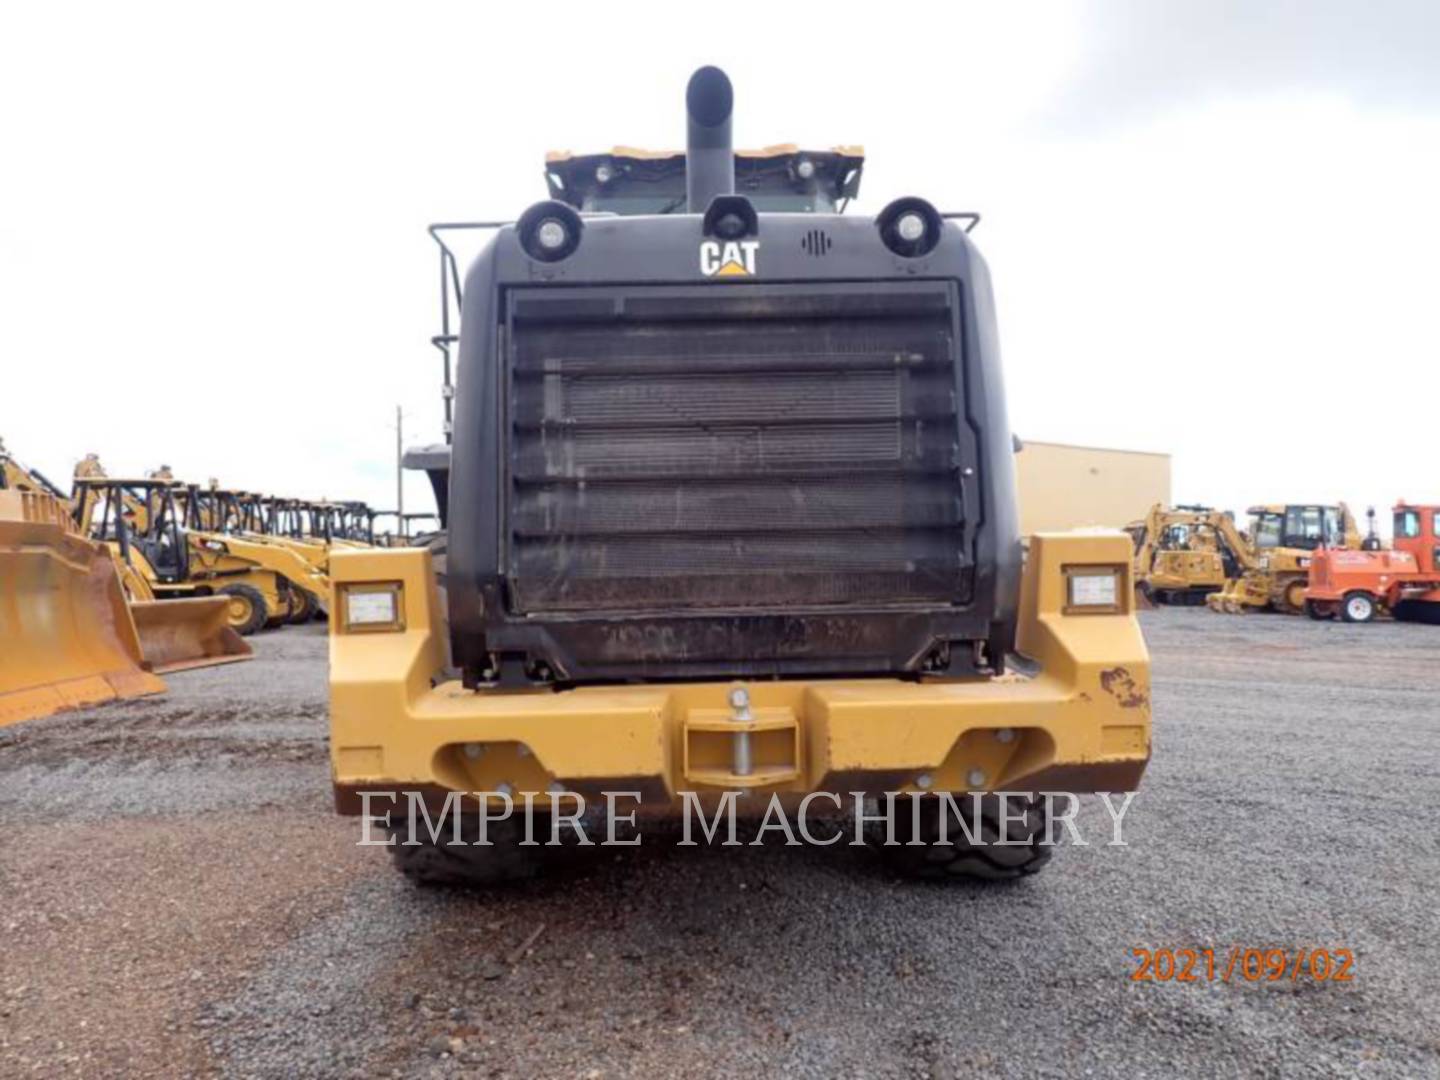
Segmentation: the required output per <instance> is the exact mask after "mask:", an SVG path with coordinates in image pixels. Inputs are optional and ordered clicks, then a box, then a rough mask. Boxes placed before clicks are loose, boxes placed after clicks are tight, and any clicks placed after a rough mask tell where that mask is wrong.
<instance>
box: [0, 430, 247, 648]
mask: <svg viewBox="0 0 1440 1080" xmlns="http://www.w3.org/2000/svg"><path fill="white" fill-rule="evenodd" d="M90 460H91V465H90V466H87V467H89V468H92V469H98V461H96V460H94V459H93V455H92V458H91V459H90ZM0 489H8V490H10V491H14V492H32V493H41V494H45V495H48V496H49V497H50V498H51V499H52V500H53V502H54V505H56V506H59V507H60V508H62V509H63V511H64V517H65V526H66V529H67V531H69V532H71V533H74V534H76V536H75V540H74V541H69V540H67V541H65V546H66V547H68V549H69V550H70V551H71V552H72V553H73V552H76V551H78V550H80V549H79V547H78V545H77V542H78V540H79V533H78V529H77V528H76V526H75V525H74V519H73V517H72V516H71V511H72V507H71V504H70V502H69V500H68V499H66V498H65V496H64V495H63V494H62V493H61V492H60V490H59V489H58V488H57V487H56V486H55V485H54V484H53V483H51V482H50V481H49V480H47V479H46V478H45V477H44V476H43V475H42V474H41V473H40V472H39V471H38V470H35V469H32V468H27V467H25V466H22V465H20V464H19V463H18V462H17V461H15V459H14V458H12V457H11V456H10V455H9V454H7V453H6V452H5V450H4V447H3V445H0ZM42 532H43V531H42ZM44 535H49V536H51V537H52V539H53V533H44ZM97 550H99V551H100V552H102V553H106V554H109V553H108V552H107V549H106V548H105V547H98V548H97ZM64 561H65V560H63V559H60V560H59V562H58V563H57V565H60V564H61V563H64ZM71 561H72V562H73V560H71ZM30 565H32V566H36V565H44V564H43V563H36V562H35V561H34V560H33V559H32V560H31V562H30ZM114 572H115V573H116V574H118V576H119V580H120V585H121V588H122V591H123V595H124V596H125V597H126V598H127V599H128V600H129V616H128V621H129V622H130V623H132V624H133V632H135V633H138V636H139V643H140V652H141V659H142V663H143V666H144V668H145V669H146V670H147V671H151V672H156V673H162V674H163V673H168V672H172V671H178V670H181V669H184V668H192V667H203V666H208V665H211V664H220V663H229V662H232V661H235V660H244V659H246V658H248V657H249V656H250V655H251V650H250V646H248V645H246V644H245V643H244V642H243V641H241V640H240V638H239V636H238V635H236V634H235V632H234V631H232V630H230V629H229V627H228V626H227V625H226V624H225V621H224V609H223V605H221V604H220V603H219V602H218V601H215V600H193V601H187V602H186V603H184V604H171V605H165V606H163V607H162V606H161V605H158V604H156V603H154V602H153V601H154V599H155V597H154V595H153V594H152V593H151V591H150V589H149V587H148V586H147V585H145V583H144V582H143V581H140V580H138V579H137V578H136V575H135V574H134V573H133V571H131V569H130V568H129V567H128V566H127V565H126V564H124V563H123V562H121V561H118V560H116V561H115V570H114ZM0 576H4V577H6V578H7V580H9V581H11V582H12V583H13V584H14V585H15V587H17V588H18V587H20V586H22V585H23V584H24V579H23V578H21V577H19V576H18V571H17V570H16V569H14V568H13V567H11V568H6V567H0ZM89 577H90V578H92V579H93V578H97V577H104V575H103V573H102V572H101V571H99V570H92V571H90V572H89ZM67 580H78V579H77V578H71V579H67V578H65V577H63V576H62V577H60V578H57V579H56V581H57V582H58V583H59V584H60V585H61V586H63V585H64V584H65V583H66V581H67ZM81 592H82V593H83V598H82V597H80V596H77V594H76V593H75V592H74V591H73V590H70V591H67V589H66V588H65V587H57V588H56V589H54V590H52V591H50V592H49V593H48V594H47V595H48V597H49V598H50V599H51V600H53V601H54V602H55V603H56V604H57V606H58V608H59V609H60V612H55V613H51V614H49V615H46V614H45V606H44V604H43V603H42V602H41V601H42V599H43V598H37V597H35V596H33V595H32V597H31V601H30V606H29V608H28V610H29V611H30V612H31V616H32V617H30V618H29V619H28V620H27V622H28V625H31V626H45V627H58V626H62V625H66V620H67V618H68V619H69V625H72V626H77V627H82V628H83V627H84V626H86V625H93V624H96V623H100V624H104V625H110V624H112V623H114V622H115V618H114V616H113V614H112V613H111V611H110V605H111V597H110V594H109V591H108V587H107V588H106V589H105V590H98V589H96V588H94V587H91V588H88V589H86V590H82V591H81ZM87 599H88V601H89V602H90V603H91V604H92V605H93V606H95V610H94V611H92V613H91V615H90V616H89V617H88V619H87V618H86V617H84V616H64V615H63V614H61V612H63V611H67V610H69V611H79V610H80V609H79V607H77V605H79V604H82V603H84V602H85V601H86V600H87ZM12 631H13V632H14V633H15V634H19V633H21V631H20V630H19V629H16V628H15V627H14V626H13V625H11V624H8V623H7V632H6V634H5V635H3V636H0V638H3V640H7V641H8V640H9V639H10V636H11V632H12ZM129 632H130V631H125V630H123V629H122V630H120V631H119V633H120V637H121V639H122V641H124V640H128V633H129ZM73 640H75V639H74V638H73V637H70V638H63V637H62V638H61V639H60V641H59V642H58V643H52V645H51V646H49V647H50V648H51V649H52V651H53V652H54V656H55V657H56V658H57V659H59V660H60V661H61V662H63V663H71V664H73V663H75V662H77V661H81V662H83V657H84V656H85V654H86V652H87V646H85V645H84V644H83V642H82V643H81V644H80V645H79V646H76V647H75V648H74V649H72V650H70V655H69V659H68V660H67V659H66V646H65V642H66V641H73Z"/></svg>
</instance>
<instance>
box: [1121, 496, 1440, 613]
mask: <svg viewBox="0 0 1440 1080" xmlns="http://www.w3.org/2000/svg"><path fill="white" fill-rule="evenodd" d="M1394 513H1395V546H1394V550H1386V549H1383V548H1382V546H1381V543H1380V540H1379V537H1378V536H1377V535H1376V531H1375V525H1374V511H1373V510H1372V511H1371V514H1370V516H1371V523H1370V528H1369V533H1368V535H1367V536H1365V537H1364V538H1362V537H1361V535H1360V532H1359V529H1358V528H1357V526H1356V523H1355V519H1354V517H1353V515H1352V514H1351V513H1350V511H1349V508H1348V507H1346V505H1345V504H1344V503H1337V504H1335V505H1333V506H1326V505H1317V504H1287V505H1265V506H1255V507H1251V509H1250V520H1249V527H1248V529H1246V530H1243V531H1242V530H1241V529H1239V528H1238V527H1237V526H1236V525H1235V522H1234V519H1233V518H1232V517H1231V516H1230V515H1229V514H1228V513H1224V512H1221V511H1217V510H1213V509H1211V508H1209V507H1203V506H1176V507H1171V508H1166V507H1163V506H1160V505H1156V506H1154V507H1152V508H1151V510H1150V512H1149V514H1147V515H1146V517H1145V519H1144V520H1143V521H1137V522H1134V523H1132V524H1131V525H1130V526H1128V527H1127V531H1128V532H1129V533H1130V535H1131V538H1132V540H1133V541H1134V552H1135V553H1134V575H1135V581H1136V588H1137V590H1138V591H1139V593H1140V594H1141V597H1142V600H1143V601H1148V602H1150V603H1162V604H1197V603H1200V602H1202V601H1203V602H1204V603H1206V604H1208V606H1209V607H1210V608H1211V609H1212V610H1214V611H1220V612H1225V613H1227V614H1240V613H1243V612H1247V611H1267V610H1268V611H1278V612H1282V613H1285V614H1292V615H1293V614H1299V613H1300V612H1302V611H1303V612H1306V613H1307V614H1309V615H1310V616H1311V617H1312V618H1317V619H1328V618H1336V617H1339V618H1340V619H1342V620H1344V621H1346V622H1369V621H1370V620H1371V619H1373V618H1375V617H1376V616H1377V615H1379V614H1389V615H1392V616H1393V617H1395V618H1397V619H1402V620H1406V621H1414V622H1440V550H1437V544H1436V535H1437V529H1436V523H1435V508H1433V507H1429V506H1412V505H1410V504H1407V503H1404V502H1401V503H1400V504H1398V505H1397V506H1396V507H1395V511H1394Z"/></svg>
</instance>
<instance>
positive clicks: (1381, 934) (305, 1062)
mask: <svg viewBox="0 0 1440 1080" xmlns="http://www.w3.org/2000/svg"><path fill="white" fill-rule="evenodd" d="M1143 618H1144V620H1145V626H1146V630H1147V636H1148V638H1149V640H1150V644H1151V648H1152V650H1153V652H1154V656H1155V693H1154V700H1155V727H1156V730H1155V760H1154V762H1153V764H1152V766H1151V769H1150V772H1149V773H1148V775H1147V777H1146V780H1145V785H1144V790H1143V792H1142V794H1141V795H1140V796H1139V797H1138V798H1137V799H1136V801H1135V803H1134V805H1133V807H1132V809H1131V810H1130V813H1129V815H1128V817H1127V819H1126V839H1127V840H1128V841H1129V846H1128V847H1125V848H1113V847H1105V846H1101V845H1100V844H1099V843H1097V844H1096V845H1095V846H1090V847H1083V848H1079V847H1072V848H1069V849H1067V850H1063V851H1061V852H1059V853H1058V854H1057V857H1056V859H1055V860H1054V861H1053V862H1052V863H1051V865H1050V866H1049V867H1048V868H1047V869H1046V870H1045V872H1044V873H1042V874H1040V875H1039V876H1037V877H1036V878H1033V879H1031V880H1028V881H1024V882H1021V883H1018V884H1015V885H1010V886H1000V887H979V886H967V885H961V886H958V887H956V886H919V885H913V884H908V883H902V882H898V881H895V880H893V879H892V878H890V877H889V876H888V875H886V874H885V872H884V871H883V870H882V869H881V868H880V867H879V866H878V865H877V863H876V861H875V860H874V859H873V858H872V857H871V856H870V854H869V853H867V852H865V851H863V850H854V849H849V848H840V849H824V850H815V849H804V850H802V849H785V848H781V847H776V846H766V847H758V848H751V847H746V848H739V849H736V848H713V849H708V850H707V849H676V848H673V847H671V846H669V845H667V844H663V843H657V844H649V845H647V846H645V847H642V848H641V849H639V850H631V851H627V852H626V853H625V854H624V855H623V856H621V857H620V858H618V859H614V858H612V857H609V856H607V860H608V861H606V862H604V863H602V864H600V865H599V866H598V867H596V868H595V869H594V870H593V871H592V872H590V873H589V874H588V875H587V876H585V877H581V878H578V879H570V880H566V881H557V882H553V883H547V884H545V885H542V886H539V887H531V888H528V889H526V890H523V891H508V892H506V891H496V892H489V893H461V892H444V891H419V890H416V889H415V888H413V887H412V886H410V885H409V884H407V883H406V882H405V881H404V880H403V879H401V878H400V877H399V876H398V875H395V874H394V873H393V872H392V871H391V870H390V868H389V860H388V858H387V857H386V856H385V854H384V853H383V852H381V851H376V850H372V849H368V848H359V847H356V846H355V844H354V841H355V840H356V839H357V838H358V830H357V828H356V826H355V824H354V822H353V821H350V820H347V819H340V818H336V817H334V816H333V814H332V813H331V810H330V806H329V790H328V777H327V774H326V760H325V741H324V740H325V729H324V677H325V672H324V665H325V639H324V636H323V631H322V630H321V628H318V627H313V628H307V629H305V630H296V629H288V630H285V631H283V632H279V633H273V634H267V635H263V636H261V637H260V638H258V639H256V648H257V653H258V654H259V655H258V659H257V660H256V661H255V662H253V663H250V664H237V665H231V666H228V667H220V668H213V669H209V670H204V671H194V672H188V673H184V674H180V675H175V676H172V677H171V678H170V680H169V681H170V685H171V692H170V694H169V695H168V696H167V697H165V698H163V699H158V700H149V701H141V702H132V703H125V704H119V705H113V706H108V707H105V708H101V709H94V710H90V711H86V712H83V713H72V714H69V715H66V716H58V717H52V718H49V719H46V720H42V721H35V722H32V723H28V724H21V725H17V726H15V727H12V728H7V729H0V815H3V820H4V822H5V825H6V828H5V829H4V831H3V833H0V837H3V839H0V890H3V892H0V895H3V896H4V901H3V906H0V1076H3V1077H11V1076H32V1075H33V1076H39V1075H44V1076H51V1075H85V1076H96V1075H128V1076H140V1075H234V1076H265V1077H272V1076H273V1077H295V1076H333V1075H340V1076H346V1075H355V1076H373V1075H382V1076H383V1075H396V1076H432V1075H433V1076H451V1075H466V1076H473V1075H489V1076H509V1077H530V1076H546V1077H550V1076H557V1077H606V1078H610V1077H621V1076H658V1075H672V1074H682V1073H683V1074H688V1075H735V1074H739V1073H742V1072H746V1073H751V1074H759V1075H767V1074H784V1075H794V1076H815V1077H849V1076H855V1077H862V1076H863V1077H900V1076H906V1077H916V1076H931V1077H952V1076H953V1077H960V1076H968V1075H975V1074H980V1073H985V1074H987V1075H995V1074H998V1075H1004V1076H1035V1075H1040V1076H1066V1075H1094V1076H1107V1075H1124V1076H1155V1077H1161V1076H1167V1077H1168V1076H1172V1075H1177V1074H1178V1075H1183V1076H1214V1075H1276V1076H1279V1075H1286V1076H1289V1075H1344V1076H1352V1075H1357V1074H1358V1075H1365V1076H1403V1077H1413V1076H1426V1075H1429V1076H1435V1075H1440V964H1437V961H1440V946H1437V941H1440V916H1437V912H1436V905H1435V901H1434V896H1435V892H1434V883H1435V880H1436V878H1437V874H1440V841H1437V837H1436V833H1435V832H1434V831H1433V830H1431V829H1430V828H1429V827H1428V826H1427V825H1426V824H1425V819H1423V817H1422V818H1421V819H1420V820H1419V821H1418V822H1417V819H1416V818H1415V816H1414V815H1415V813H1416V812H1417V810H1418V811H1423V808H1424V807H1426V806H1430V807H1435V806H1437V805H1440V755H1437V753H1436V745H1437V740H1436V729H1437V727H1440V709H1437V707H1436V704H1435V702H1436V700H1437V694H1440V665H1437V664H1436V663H1435V659H1436V656H1437V649H1440V629H1435V628H1430V627H1421V626H1409V625H1403V626H1401V625H1391V624H1376V625H1371V626H1364V627H1352V626H1344V625H1339V624H1316V623H1311V622H1309V621H1308V620H1305V619H1293V618H1292V619H1287V618H1283V617H1279V616H1274V617H1267V616H1248V617H1243V618H1242V617H1225V616H1220V615H1214V614H1211V613H1209V612H1205V611H1195V610H1176V609H1171V610H1163V611H1157V612H1147V613H1145V615H1144V616H1143ZM1080 825H1081V827H1082V831H1083V832H1084V833H1085V835H1086V836H1087V838H1093V839H1095V840H1096V841H1101V840H1103V839H1105V838H1107V837H1108V834H1109V829H1108V818H1107V817H1106V816H1105V815H1104V813H1103V811H1102V810H1101V809H1100V808H1099V807H1098V806H1097V805H1091V804H1088V803H1087V806H1086V808H1085V810H1084V812H1083V813H1082V815H1081V818H1080ZM1417 825H1418V827H1417ZM537 932H538V934H539V936H538V937H534V935H535V934H536V933H537ZM532 937H533V942H532V944H531V945H530V947H529V948H528V949H523V948H521V946H523V945H524V944H525V943H526V942H527V941H529V940H531V939H532ZM1235 944H1241V945H1246V946H1294V945H1301V944H1304V945H1309V946H1314V947H1328V948H1336V947H1346V948H1350V949H1353V950H1354V953H1355V957H1356V961H1355V979H1354V981H1353V982H1350V983H1345V984H1336V983H1325V984H1316V983H1313V982H1306V981H1301V982H1299V983H1291V982H1289V981H1284V982H1281V983H1279V984H1274V985H1268V984H1267V985H1245V984H1228V985H1227V984H1223V983H1194V984H1183V983H1173V982H1171V983H1136V982H1132V981H1131V980H1130V979H1129V972H1130V971H1131V969H1132V967H1133V963H1134V962H1133V960H1132V957H1131V950H1132V949H1134V948H1159V947H1167V946H1171V947H1183V946H1207V945H1211V946H1215V947H1216V948H1217V949H1218V950H1224V949H1228V947H1230V946H1232V945H1235Z"/></svg>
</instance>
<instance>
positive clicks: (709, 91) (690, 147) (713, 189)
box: [685, 66, 735, 214]
mask: <svg viewBox="0 0 1440 1080" xmlns="http://www.w3.org/2000/svg"><path fill="white" fill-rule="evenodd" d="M734 105H735V92H734V90H733V89H732V88H731V86H730V78H729V76H727V75H726V74H725V72H723V71H721V70H720V69H719V68H717V67H709V66H706V67H702V68H700V69H699V70H698V71H696V72H695V74H694V75H691V76H690V84H689V85H688V86H687V87H686V88H685V113H686V136H685V208H686V210H687V211H688V212H689V213H692V214H703V213H704V212H705V211H706V209H707V208H708V207H709V206H710V200H711V199H713V198H715V196H716V195H733V194H734V193H735V148H734V146H733V145H732V143H731V138H730V113H731V111H732V110H733V108H734Z"/></svg>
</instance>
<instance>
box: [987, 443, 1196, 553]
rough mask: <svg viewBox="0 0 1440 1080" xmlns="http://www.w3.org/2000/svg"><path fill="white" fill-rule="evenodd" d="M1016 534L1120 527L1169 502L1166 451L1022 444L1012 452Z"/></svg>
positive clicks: (1168, 470)
mask: <svg viewBox="0 0 1440 1080" xmlns="http://www.w3.org/2000/svg"><path fill="white" fill-rule="evenodd" d="M1015 475H1016V486H1017V487H1018V489H1019V497H1020V532H1021V534H1022V535H1024V536H1030V535H1031V534H1033V533H1037V532H1054V531H1057V530H1065V529H1076V528H1082V527H1084V526H1093V525H1102V526H1108V527H1110V528H1116V529H1118V528H1122V527H1124V526H1125V525H1126V524H1127V523H1128V522H1131V521H1134V520H1136V519H1137V518H1142V517H1144V516H1145V512H1146V511H1147V510H1149V509H1150V507H1151V506H1153V505H1154V504H1155V503H1157V502H1159V503H1164V504H1166V505H1167V506H1168V505H1169V504H1170V455H1169V454H1153V453H1146V452H1142V451H1137V450H1107V449H1102V448H1100V447H1095V446H1068V445H1065V444H1063V443H1044V442H1026V443H1025V444H1024V449H1023V450H1021V451H1020V452H1019V453H1018V454H1016V455H1015Z"/></svg>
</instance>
